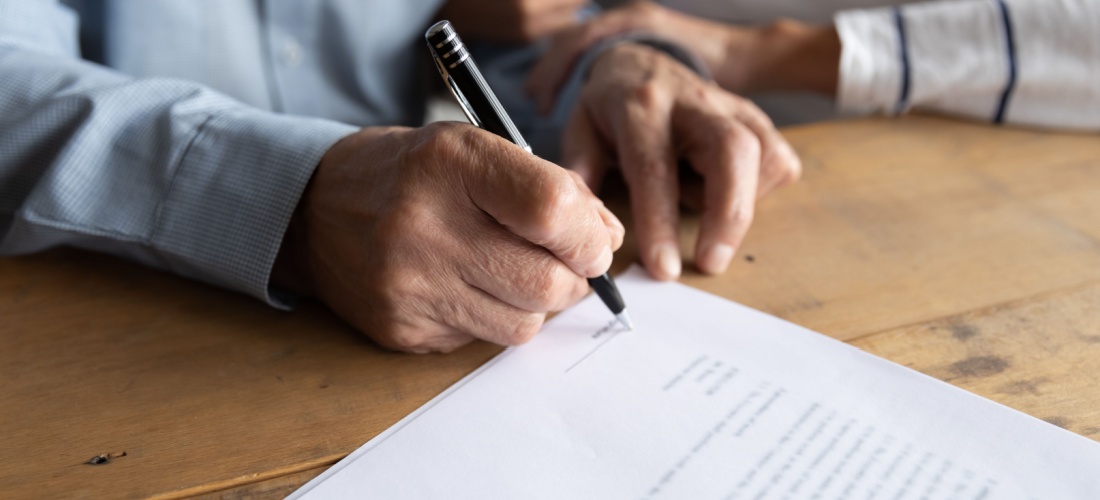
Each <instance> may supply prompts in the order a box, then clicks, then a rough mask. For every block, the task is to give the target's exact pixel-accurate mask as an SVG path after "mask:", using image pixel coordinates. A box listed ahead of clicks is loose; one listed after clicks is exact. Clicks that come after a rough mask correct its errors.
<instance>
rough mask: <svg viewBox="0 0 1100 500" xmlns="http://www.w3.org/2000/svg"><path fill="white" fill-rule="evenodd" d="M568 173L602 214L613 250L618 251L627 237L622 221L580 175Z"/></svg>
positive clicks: (570, 171) (572, 172)
mask: <svg viewBox="0 0 1100 500" xmlns="http://www.w3.org/2000/svg"><path fill="white" fill-rule="evenodd" d="M566 171H567V172H569V174H570V175H571V176H572V177H573V180H574V181H575V182H576V183H577V186H578V188H580V189H581V190H582V191H584V192H585V193H587V194H588V195H589V199H590V200H592V201H591V203H592V206H593V207H595V208H596V210H597V211H599V212H600V218H601V219H603V223H604V226H606V227H607V231H608V233H609V234H610V235H611V249H612V250H618V249H619V247H621V246H622V245H623V238H624V237H625V236H626V228H625V227H624V226H623V223H622V221H620V220H619V218H618V217H617V216H616V215H615V214H614V213H613V212H611V210H609V209H608V208H607V206H606V205H604V203H603V200H601V199H599V197H597V196H596V195H595V194H593V193H592V190H591V189H589V187H588V185H587V184H586V183H585V182H584V179H583V178H582V177H581V176H580V174H578V173H576V172H574V171H572V170H566Z"/></svg>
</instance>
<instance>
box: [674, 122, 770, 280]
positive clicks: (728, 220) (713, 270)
mask: <svg viewBox="0 0 1100 500" xmlns="http://www.w3.org/2000/svg"><path fill="white" fill-rule="evenodd" d="M707 112H709V111H702V110H697V111H696V112H695V113H693V114H694V115H696V116H694V117H693V118H691V119H690V120H691V122H692V123H696V124H698V125H699V126H700V127H705V128H706V130H698V131H695V132H694V137H693V140H691V141H689V144H690V149H688V150H687V151H686V152H685V154H686V155H687V157H688V159H689V160H690V161H691V162H692V165H693V166H694V167H695V169H696V170H697V171H698V172H699V173H700V174H702V176H703V182H704V183H703V214H702V220H701V225H700V230H699V239H698V242H697V243H696V246H695V262H696V265H697V266H698V267H699V269H700V270H701V271H703V272H706V273H710V274H718V273H721V272H724V271H725V270H726V267H728V266H729V263H730V260H731V259H732V258H733V255H734V253H735V252H736V250H737V248H738V247H739V246H740V245H741V240H742V239H744V237H745V233H746V232H747V231H748V229H749V225H751V223H752V218H753V209H754V205H755V202H756V190H757V182H758V173H759V169H760V140H759V139H758V138H757V137H756V135H755V134H754V133H753V132H752V131H751V130H750V129H749V128H748V127H745V126H744V125H742V124H740V123H739V122H737V121H734V120H731V119H729V118H725V117H722V116H715V115H710V116H709V117H705V116H699V115H701V114H703V113H707Z"/></svg>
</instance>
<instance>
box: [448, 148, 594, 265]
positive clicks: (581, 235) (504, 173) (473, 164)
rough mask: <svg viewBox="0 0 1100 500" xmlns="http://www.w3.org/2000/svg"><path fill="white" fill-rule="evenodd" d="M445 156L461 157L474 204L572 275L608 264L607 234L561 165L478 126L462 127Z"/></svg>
mask: <svg viewBox="0 0 1100 500" xmlns="http://www.w3.org/2000/svg"><path fill="white" fill-rule="evenodd" d="M464 129H465V130H467V133H466V134H465V135H464V136H463V139H464V140H463V143H462V145H460V146H459V149H458V150H456V151H454V152H453V154H451V155H448V157H449V158H463V159H464V160H465V161H466V163H465V166H466V167H467V168H464V169H461V172H462V173H463V174H465V178H464V179H463V184H464V185H465V187H466V191H467V194H468V195H469V197H470V199H471V200H472V201H473V202H474V204H475V205H476V206H477V207H478V208H480V209H481V210H483V211H485V212H486V213H488V214H489V215H490V216H492V217H493V218H494V219H496V221H497V222H499V223H500V224H502V225H503V226H504V227H507V228H508V229H509V230H510V231H511V232H512V233H514V234H516V235H518V236H520V237H522V238H524V239H526V240H527V241H530V242H531V243H534V244H536V245H538V246H541V247H543V248H545V249H547V250H549V251H550V252H551V253H553V254H554V255H555V256H557V257H558V259H560V260H561V261H562V262H564V263H565V265H567V266H569V268H570V269H572V270H573V271H574V272H575V273H577V274H580V275H582V276H587V277H595V276H599V275H600V274H603V273H605V272H607V269H608V268H610V267H611V258H612V257H611V246H610V243H611V242H610V236H609V235H608V232H607V228H606V226H605V225H604V221H603V218H602V217H601V216H600V214H599V212H598V211H597V210H596V209H594V208H593V206H592V203H591V198H592V195H591V193H590V192H587V191H586V190H582V189H580V188H579V187H578V185H577V183H576V182H574V181H573V178H572V177H571V176H570V174H569V173H568V172H566V171H565V170H564V169H562V168H561V167H559V166H557V165H555V164H553V163H550V162H548V161H545V160H542V159H540V158H538V157H536V156H534V155H531V154H528V153H527V152H525V151H523V150H522V149H520V148H517V147H515V145H513V144H511V143H509V142H507V141H505V140H504V139H502V138H500V137H497V136H495V135H492V134H489V133H487V132H484V131H482V130H479V129H476V128H472V127H465V128H464Z"/></svg>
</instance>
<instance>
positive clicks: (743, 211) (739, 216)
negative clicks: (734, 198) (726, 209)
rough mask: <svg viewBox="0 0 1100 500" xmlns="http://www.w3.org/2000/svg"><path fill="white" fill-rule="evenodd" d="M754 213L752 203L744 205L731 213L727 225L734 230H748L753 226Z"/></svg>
mask: <svg viewBox="0 0 1100 500" xmlns="http://www.w3.org/2000/svg"><path fill="white" fill-rule="evenodd" d="M753 212H754V211H753V206H752V203H745V204H742V205H741V206H739V207H736V208H734V209H733V210H732V211H730V213H729V214H728V215H727V220H726V224H728V225H729V227H731V228H734V229H741V228H747V227H749V226H751V225H752V219H753Z"/></svg>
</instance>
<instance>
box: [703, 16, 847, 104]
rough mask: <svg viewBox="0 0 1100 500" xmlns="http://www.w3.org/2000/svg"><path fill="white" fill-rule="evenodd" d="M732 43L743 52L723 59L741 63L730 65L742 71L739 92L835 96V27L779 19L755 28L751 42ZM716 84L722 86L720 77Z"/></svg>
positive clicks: (837, 44)
mask: <svg viewBox="0 0 1100 500" xmlns="http://www.w3.org/2000/svg"><path fill="white" fill-rule="evenodd" d="M735 43H737V47H738V49H739V50H741V51H743V52H744V53H743V54H741V57H728V58H727V60H728V61H741V62H742V64H741V65H740V66H739V67H737V68H731V70H733V71H740V72H741V73H742V75H741V76H740V78H741V83H740V84H741V87H740V88H739V89H738V90H739V91H742V92H754V91H811V92H819V93H822V94H825V95H829V96H835V95H836V86H837V79H838V72H839V68H840V50H841V46H840V37H839V36H838V35H837V32H836V28H835V27H833V26H811V25H808V24H804V23H801V22H798V21H793V20H788V19H782V20H779V21H776V22H774V23H772V24H770V25H768V26H766V27H764V28H759V29H757V30H755V32H754V33H753V42H752V43H743V42H742V41H740V40H738V41H736V42H735ZM731 56H734V54H731ZM719 83H720V84H722V85H723V86H724V87H725V86H726V83H725V82H722V81H721V80H720V81H719ZM727 88H729V87H727Z"/></svg>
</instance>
